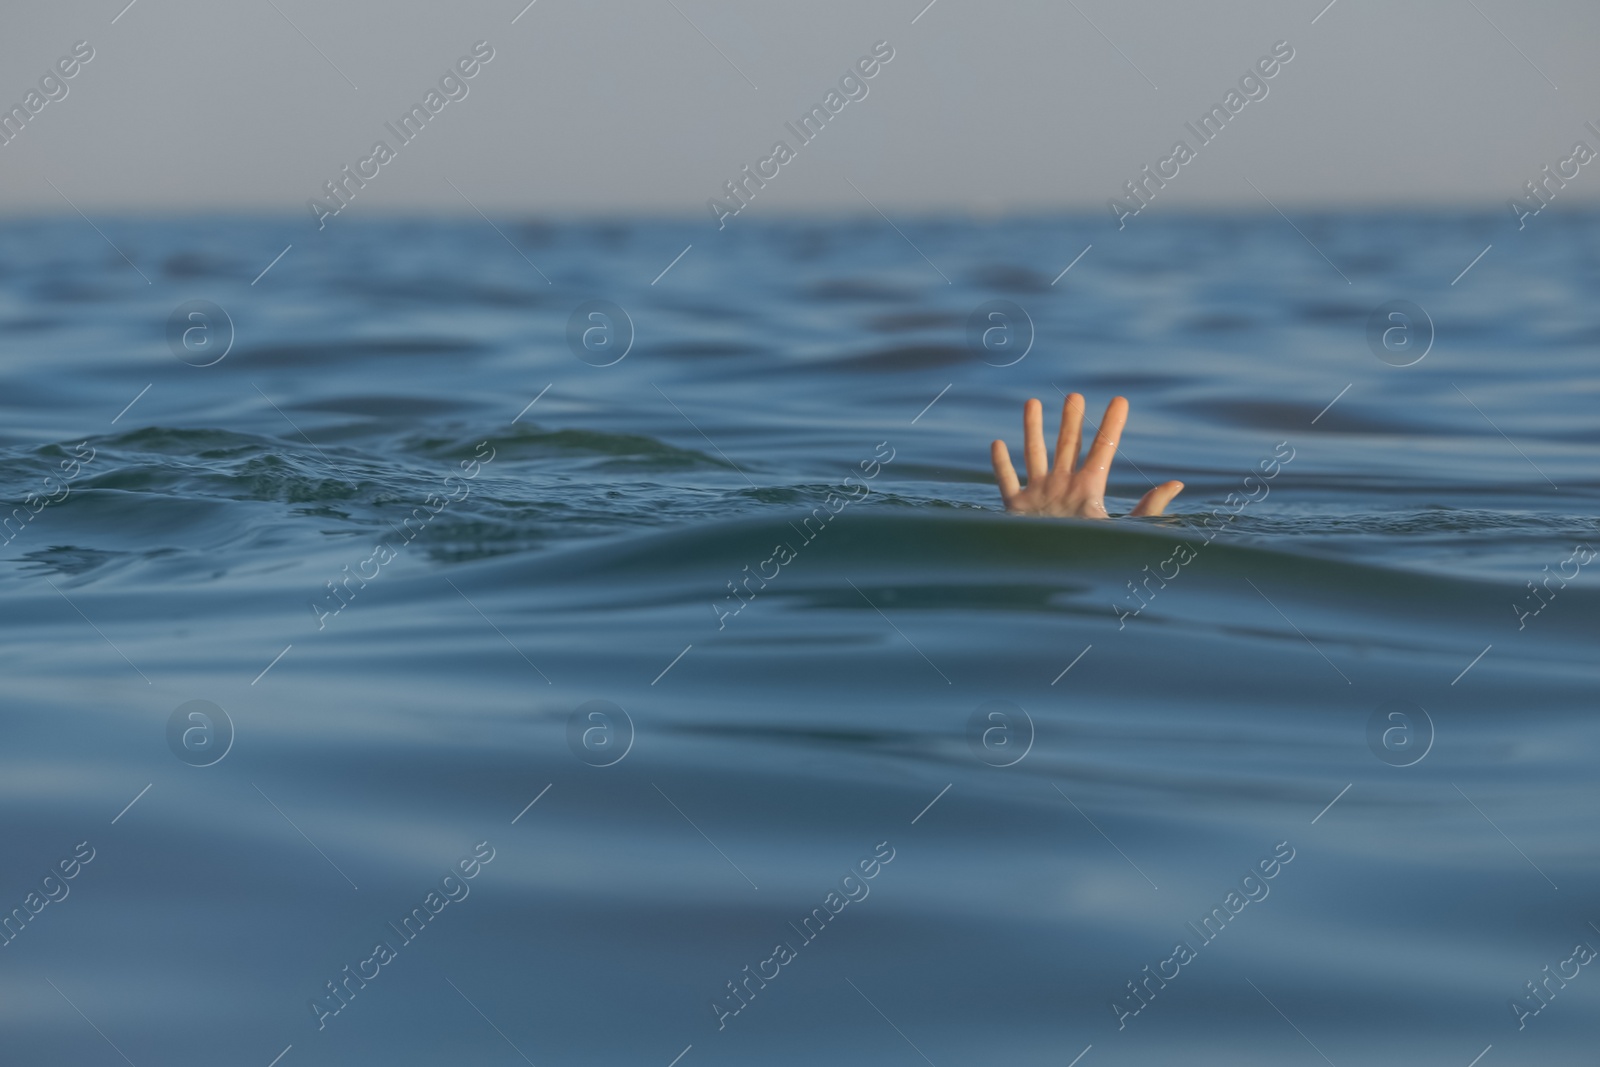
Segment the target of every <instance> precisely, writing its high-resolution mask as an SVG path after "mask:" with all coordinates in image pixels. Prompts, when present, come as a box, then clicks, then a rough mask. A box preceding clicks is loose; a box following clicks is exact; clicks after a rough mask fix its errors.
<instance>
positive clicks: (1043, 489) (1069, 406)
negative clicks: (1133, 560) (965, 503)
mask: <svg viewBox="0 0 1600 1067" xmlns="http://www.w3.org/2000/svg"><path fill="white" fill-rule="evenodd" d="M1127 421H1128V402H1127V400H1125V399H1123V398H1122V397H1120V396H1119V397H1116V398H1115V399H1113V400H1112V401H1111V403H1110V404H1107V405H1106V416H1105V418H1104V419H1102V420H1101V421H1100V432H1099V433H1098V434H1096V435H1095V439H1094V443H1093V444H1092V445H1091V446H1090V447H1089V455H1088V457H1087V458H1086V459H1084V461H1083V464H1082V465H1081V466H1080V465H1079V463H1078V451H1079V448H1080V447H1081V445H1082V440H1083V396H1082V395H1081V394H1078V393H1073V394H1071V395H1070V396H1068V397H1067V399H1066V401H1065V402H1064V403H1063V404H1062V405H1061V433H1060V436H1059V437H1057V439H1056V463H1055V467H1054V468H1053V469H1052V468H1051V467H1050V464H1049V456H1048V454H1047V453H1046V452H1045V448H1044V406H1043V405H1042V404H1040V403H1039V401H1037V400H1029V401H1028V402H1027V403H1026V404H1025V405H1023V408H1022V434H1023V456H1024V459H1025V461H1026V463H1027V469H1028V487H1027V488H1026V489H1024V488H1023V487H1022V485H1021V484H1020V483H1019V482H1018V481H1017V472H1016V469H1015V468H1013V467H1012V466H1011V452H1010V450H1008V449H1007V448H1006V443H1005V442H1004V441H996V442H995V443H994V444H993V445H991V446H989V456H990V459H992V460H993V461H994V477H995V481H997V482H998V483H999V484H1000V499H1001V500H1003V501H1005V505H1006V510H1007V511H1015V512H1017V513H1019V514H1023V515H1066V516H1074V517H1077V518H1087V519H1107V518H1110V517H1111V516H1110V515H1109V514H1108V513H1107V512H1106V503H1105V495H1106V476H1107V475H1108V474H1110V473H1111V457H1112V456H1113V455H1115V454H1116V451H1117V442H1118V441H1120V440H1121V439H1122V427H1123V426H1124V425H1125V424H1126V423H1127ZM1182 491H1183V483H1182V482H1165V483H1163V484H1161V485H1158V486H1156V487H1155V488H1154V489H1152V490H1150V491H1149V492H1148V493H1146V494H1145V495H1144V496H1143V497H1142V498H1140V500H1139V503H1138V504H1136V505H1135V506H1134V509H1133V510H1132V511H1130V512H1129V513H1128V514H1129V515H1160V514H1161V513H1162V512H1164V511H1166V509H1167V505H1168V504H1169V503H1171V502H1172V498H1173V497H1175V496H1177V495H1178V494H1179V493H1181V492H1182Z"/></svg>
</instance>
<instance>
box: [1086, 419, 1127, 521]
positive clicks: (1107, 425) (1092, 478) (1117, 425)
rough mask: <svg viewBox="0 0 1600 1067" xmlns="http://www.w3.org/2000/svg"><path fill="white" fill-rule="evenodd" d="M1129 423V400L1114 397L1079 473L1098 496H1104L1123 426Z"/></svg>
mask: <svg viewBox="0 0 1600 1067" xmlns="http://www.w3.org/2000/svg"><path fill="white" fill-rule="evenodd" d="M1127 423H1128V401H1127V400H1126V399H1125V398H1123V397H1120V396H1119V397H1114V398H1113V399H1112V401H1111V403H1109V404H1107V405H1106V415H1105V418H1104V419H1102V420H1100V432H1099V433H1097V434H1095V435H1094V444H1092V445H1090V446H1089V455H1088V457H1087V458H1085V459H1084V461H1083V467H1082V469H1081V470H1080V471H1079V473H1080V474H1081V475H1082V476H1083V477H1084V478H1087V479H1088V480H1089V481H1088V486H1087V488H1089V489H1091V490H1092V491H1093V493H1094V495H1096V496H1103V495H1104V494H1105V491H1106V478H1107V477H1108V476H1109V475H1110V473H1111V457H1112V456H1114V455H1116V454H1117V445H1118V444H1119V443H1120V442H1121V440H1122V428H1123V427H1124V426H1126V425H1127Z"/></svg>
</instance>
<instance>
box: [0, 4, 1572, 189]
mask: <svg viewBox="0 0 1600 1067" xmlns="http://www.w3.org/2000/svg"><path fill="white" fill-rule="evenodd" d="M525 4H526V0H452V2H451V3H447V4H446V3H424V2H420V0H385V2H382V3H380V2H377V0H349V2H344V3H338V4H332V3H326V2H317V0H236V2H233V3H229V4H225V5H224V4H217V3H214V2H205V0H134V3H133V4H132V5H131V6H128V5H127V0H86V2H79V0H72V2H67V3H54V4H33V5H29V6H28V8H26V9H23V10H13V11H8V12H7V13H6V27H5V32H4V34H0V106H3V107H4V108H7V109H9V108H10V107H12V106H14V105H23V106H24V107H26V102H25V98H26V97H27V94H28V93H29V92H30V91H32V90H37V89H38V88H39V85H40V79H41V78H42V77H45V76H46V75H47V74H48V73H49V72H51V71H52V70H54V69H55V64H56V63H57V61H58V60H60V59H61V58H63V57H66V56H69V55H70V54H71V52H72V49H73V46H74V45H75V44H76V43H77V42H79V41H87V42H88V45H89V47H90V48H92V49H93V58H92V59H90V60H89V61H88V62H87V63H83V64H81V65H80V66H79V67H78V68H76V70H75V73H74V76H73V77H72V78H70V79H64V80H62V81H59V82H57V81H55V80H50V81H49V82H48V84H47V86H46V88H48V89H49V91H50V92H51V93H52V94H55V95H57V96H58V97H59V98H58V99H52V100H47V101H46V102H45V103H44V104H43V106H42V107H40V108H39V110H38V113H37V114H34V115H32V116H31V118H30V120H29V121H28V122H27V124H26V125H25V126H24V127H23V128H22V130H21V132H20V133H18V134H17V135H16V136H15V137H14V138H13V139H12V140H11V141H10V142H9V143H6V144H4V145H0V214H7V215H31V214H59V213H62V212H69V213H70V211H71V210H72V207H76V208H77V209H79V210H82V211H84V212H87V213H91V214H95V213H100V214H105V213H118V214H133V213H147V212H157V213H177V214H188V213H217V212H251V213H258V212H259V213H276V214H286V215H287V214H294V213H300V214H303V215H305V216H307V217H311V216H312V215H313V214H314V212H313V210H312V209H311V207H310V206H309V202H310V201H311V200H312V199H313V198H314V197H318V196H326V193H325V190H324V183H326V182H329V181H331V180H334V179H336V178H338V177H339V176H340V173H341V168H343V167H346V166H349V167H352V168H356V167H357V166H358V165H359V164H360V161H362V160H364V159H370V158H372V157H373V151H374V145H375V142H377V141H379V140H383V141H384V142H385V143H386V144H388V145H389V147H390V149H391V150H393V151H394V157H393V158H392V159H389V160H388V161H387V162H382V163H380V164H377V170H376V174H375V176H374V177H372V179H371V180H370V181H369V182H367V184H366V185H365V187H363V188H361V189H360V191H359V198H358V199H356V200H353V201H352V203H351V207H350V209H349V210H350V212H351V213H353V214H358V215H359V214H368V215H370V216H373V217H377V216H381V215H385V214H389V213H394V212H417V211H420V212H430V213H449V214H455V213H471V212H472V211H474V210H482V211H485V212H490V213H500V214H513V215H553V216H561V215H568V214H579V215H641V214H644V215H667V216H684V217H693V216H696V215H699V216H701V217H704V218H706V219H708V220H709V219H711V218H712V217H713V215H714V212H713V210H712V208H711V207H710V206H709V205H708V201H710V200H711V199H712V198H713V197H717V196H723V197H726V191H725V189H724V183H725V182H728V181H730V180H732V179H734V178H737V177H739V176H740V170H741V168H742V167H745V166H746V165H749V166H751V167H752V168H755V167H758V166H759V165H762V161H764V160H768V159H771V158H773V156H774V146H775V142H778V141H780V140H781V141H783V142H785V144H786V145H787V146H788V147H789V149H790V150H791V151H792V152H793V158H789V159H787V160H786V161H777V162H774V163H769V164H765V166H766V167H767V168H768V170H767V173H771V172H772V171H771V168H772V167H774V166H776V167H777V171H776V176H775V177H772V178H771V180H770V181H768V182H767V184H766V185H765V187H763V188H761V189H759V191H756V192H755V194H754V196H753V197H752V204H751V207H752V209H753V210H754V211H755V213H758V214H766V215H768V216H770V217H781V216H783V215H786V214H792V213H799V212H819V211H821V212H859V211H867V210H871V209H873V208H876V209H879V210H882V211H884V212H887V213H902V214H909V213H952V212H954V213H963V214H966V213H972V214H977V215H979V216H989V215H995V214H1005V213H1031V212H1040V211H1101V212H1107V211H1109V210H1110V209H1109V206H1108V201H1109V200H1110V199H1111V198H1112V197H1114V196H1118V195H1126V194H1125V190H1124V183H1126V182H1128V181H1130V180H1132V179H1134V178H1136V177H1139V176H1140V173H1141V168H1143V167H1145V166H1147V165H1148V166H1151V167H1153V168H1154V167H1157V166H1158V165H1159V162H1160V161H1161V160H1163V159H1166V158H1170V157H1171V156H1172V153H1173V148H1174V144H1175V142H1177V141H1178V140H1179V139H1183V140H1184V141H1185V142H1186V143H1188V144H1189V145H1190V147H1191V148H1197V151H1196V152H1195V158H1193V159H1192V160H1189V161H1188V162H1185V163H1183V164H1182V165H1181V166H1179V167H1178V170H1177V176H1176V177H1173V178H1172V179H1171V180H1170V181H1169V182H1167V183H1166V185H1165V186H1164V187H1163V188H1161V189H1160V190H1159V194H1158V195H1159V198H1160V203H1161V206H1162V208H1163V209H1164V210H1169V211H1174V212H1176V211H1183V210H1209V209H1228V210H1239V209H1242V210H1250V211H1258V210H1267V209H1268V204H1269V203H1270V204H1271V205H1273V206H1276V207H1280V208H1286V207H1291V206H1292V207H1295V208H1301V209H1305V208H1337V207H1346V206H1372V205H1403V206H1423V207H1443V208H1450V207H1457V206H1463V205H1470V206H1483V207H1494V208H1497V209H1501V210H1505V204H1506V201H1507V199H1508V198H1510V197H1511V196H1513V195H1516V194H1518V193H1519V192H1520V190H1521V187H1522V185H1523V183H1525V182H1528V181H1531V180H1535V179H1537V178H1539V177H1541V176H1542V168H1543V167H1545V166H1547V165H1549V166H1551V167H1555V166H1556V165H1557V164H1558V163H1560V162H1561V161H1562V160H1564V159H1567V158H1568V157H1570V156H1571V155H1572V151H1573V145H1574V142H1576V141H1579V140H1582V141H1585V142H1586V143H1587V144H1589V145H1590V146H1592V147H1594V148H1596V149H1600V135H1597V134H1595V133H1594V132H1592V131H1590V130H1589V129H1588V128H1586V126H1585V123H1586V122H1593V123H1595V125H1596V126H1597V127H1600V64H1597V63H1596V62H1595V61H1594V57H1593V49H1594V47H1595V45H1596V43H1597V42H1600V5H1596V4H1593V3H1582V2H1579V0H1547V2H1527V0H1525V2H1523V3H1514V2H1512V0H1414V2H1408V3H1405V4H1397V3H1393V2H1388V3H1379V2H1377V0H1335V2H1334V3H1333V4H1332V5H1331V6H1329V5H1328V4H1327V0H1274V2H1270V3H1269V2H1259V0H1218V2H1215V3H1204V4H1200V3H1192V2H1179V0H1168V2H1154V0H1012V2H1004V3H993V2H990V3H982V4H980V3H975V2H973V0H934V3H933V4H932V5H931V6H929V5H928V4H927V0H809V2H807V3H805V4H784V5H779V4H775V3H765V4H754V3H749V2H743V3H739V2H734V0H620V2H614V3H606V4H598V3H593V2H589V3H578V2H575V0H535V2H534V3H533V4H532V5H531V6H524V5H525ZM17 6H19V7H20V5H17ZM478 42H486V43H487V49H491V50H492V58H491V59H489V60H488V61H487V62H484V63H480V64H479V65H478V66H477V67H476V68H475V73H474V76H473V77H472V78H470V79H463V80H461V81H459V82H456V81H451V82H450V83H449V84H448V88H449V89H450V91H451V92H452V93H454V94H456V95H458V96H460V94H461V93H462V92H464V93H465V95H464V96H460V98H459V99H447V98H445V97H444V96H443V93H441V96H440V97H437V98H436V99H444V100H445V103H444V104H442V105H440V106H439V108H438V113H437V114H434V115H431V117H430V119H429V121H428V123H427V125H426V126H425V127H424V128H423V130H422V132H420V133H419V134H417V135H416V136H415V138H414V139H413V140H411V141H409V142H403V141H401V139H400V138H398V137H396V136H395V134H394V133H393V132H391V131H390V130H389V129H388V128H387V127H386V125H385V124H386V123H393V124H397V123H398V121H399V118H400V116H401V115H403V114H405V113H406V112H408V111H409V109H410V108H411V106H412V105H414V104H423V103H425V101H424V98H425V96H426V94H427V93H428V92H429V90H430V89H438V87H439V85H440V82H441V78H443V77H445V75H446V74H447V73H448V72H449V71H450V70H451V69H452V67H453V65H454V64H456V63H457V62H458V61H459V60H461V59H463V58H464V57H469V56H470V55H471V54H472V51H473V48H474V46H475V45H477V44H478ZM879 42H886V45H879ZM1278 42H1287V49H1292V53H1293V58H1292V59H1290V60H1288V61H1287V62H1285V63H1282V64H1280V65H1279V66H1278V67H1277V68H1276V70H1275V73H1274V74H1273V76H1272V77H1271V78H1270V79H1264V80H1263V81H1262V82H1261V83H1259V84H1260V85H1261V86H1263V87H1264V90H1265V96H1261V97H1260V98H1259V99H1251V100H1248V101H1247V102H1246V103H1245V104H1244V105H1243V106H1242V107H1241V108H1240V110H1239V112H1238V114H1236V115H1232V116H1231V118H1230V121H1229V122H1228V124H1227V125H1226V127H1225V128H1224V129H1223V130H1222V132H1221V133H1220V134H1218V135H1217V136H1216V138H1215V139H1214V140H1212V141H1211V142H1210V143H1205V144H1203V145H1202V144H1201V142H1200V140H1199V138H1197V137H1196V136H1195V135H1194V134H1193V133H1191V132H1189V131H1188V130H1187V129H1186V128H1185V126H1184V123H1186V122H1188V123H1198V121H1199V119H1200V117H1201V116H1202V115H1203V114H1205V113H1206V112H1208V111H1209V110H1210V108H1211V107H1212V105H1214V104H1222V103H1224V95H1225V94H1226V93H1227V92H1228V91H1229V90H1230V89H1237V87H1238V83H1239V80H1240V79H1241V77H1244V76H1245V75H1247V74H1249V73H1250V72H1251V71H1252V68H1253V67H1254V66H1255V64H1257V62H1258V61H1259V60H1261V59H1262V58H1263V57H1267V56H1269V55H1270V54H1271V53H1272V50H1273V48H1274V46H1275V45H1277V44H1278ZM874 46H878V47H879V49H880V53H881V52H884V51H887V50H892V56H893V57H892V59H889V60H888V61H887V62H883V63H881V64H880V65H879V66H878V67H877V68H876V69H875V72H874V74H873V76H872V77H871V78H870V79H861V80H860V81H849V82H847V86H848V87H849V88H850V91H851V93H852V95H855V96H859V99H847V98H845V97H844V95H843V93H842V92H841V94H840V96H839V97H836V98H835V99H836V100H841V99H843V100H845V103H843V104H842V105H841V106H839V109H838V113H837V114H834V115H831V117H830V119H829V121H828V123H827V125H826V126H825V127H824V128H823V130H822V132H821V133H820V134H818V135H817V136H816V137H815V138H814V139H813V140H811V141H810V142H803V141H802V140H801V139H800V138H798V137H796V136H795V134H794V133H793V132H792V131H790V130H789V129H788V128H787V127H786V126H785V123H796V122H797V121H798V119H799V117H800V116H801V115H802V114H805V113H807V112H808V111H809V110H810V109H811V108H812V107H813V106H815V105H824V106H825V107H826V103H825V97H826V95H827V94H828V92H829V91H830V90H838V89H839V84H840V79H841V78H842V77H844V76H845V75H847V74H848V73H849V72H850V70H851V67H852V66H853V65H854V64H856V62H857V61H858V60H860V59H862V58H863V57H868V56H870V55H871V54H872V52H873V49H874ZM479 47H480V54H483V51H484V46H479ZM1282 50H1284V49H1282V48H1280V51H1282ZM469 65H470V64H469ZM1251 84H1252V90H1253V92H1255V93H1257V94H1259V93H1260V92H1261V91H1262V90H1261V89H1259V88H1254V86H1255V85H1256V84H1257V83H1254V82H1252V83H1251ZM63 88H64V90H65V95H64V96H61V95H60V94H61V92H62V91H63ZM863 92H864V94H865V95H861V94H862V93H863ZM42 95H43V94H41V96H42ZM34 99H35V100H38V99H40V97H35V98H34ZM1173 165H1174V164H1168V167H1169V168H1170V167H1171V166H1173ZM372 166H373V164H368V165H367V167H368V168H369V169H368V170H367V173H372V171H371V169H370V168H371V167H372ZM1168 173H1170V169H1169V171H1168ZM747 188H751V189H753V188H754V186H753V185H752V186H747ZM1147 188H1153V187H1152V186H1147ZM1597 197H1600V163H1596V164H1595V165H1593V166H1586V167H1582V168H1581V169H1580V170H1579V172H1578V175H1577V176H1576V177H1574V178H1572V179H1571V180H1570V181H1569V182H1568V183H1567V185H1566V186H1565V188H1563V189H1562V190H1561V191H1560V192H1559V194H1558V197H1557V200H1556V203H1557V206H1558V207H1566V206H1583V205H1584V204H1586V203H1587V204H1593V203H1594V201H1595V200H1596V198H1597ZM69 205H70V206H69Z"/></svg>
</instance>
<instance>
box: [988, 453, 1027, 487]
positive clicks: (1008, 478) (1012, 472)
mask: <svg viewBox="0 0 1600 1067" xmlns="http://www.w3.org/2000/svg"><path fill="white" fill-rule="evenodd" d="M989 460H990V462H992V463H993V464H994V480H995V481H996V482H997V483H998V484H999V486H1000V499H1001V500H1002V501H1009V500H1010V499H1011V498H1012V497H1014V496H1016V495H1017V494H1018V493H1020V492H1021V491H1022V486H1021V485H1019V484H1017V471H1016V468H1014V467H1013V466H1011V450H1010V449H1009V448H1007V447H1006V443H1005V442H1004V441H996V442H995V443H994V444H992V445H990V446H989Z"/></svg>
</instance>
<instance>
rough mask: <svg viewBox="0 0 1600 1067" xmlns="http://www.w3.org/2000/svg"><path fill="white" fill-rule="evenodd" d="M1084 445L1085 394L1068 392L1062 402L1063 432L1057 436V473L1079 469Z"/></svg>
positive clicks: (1067, 472)
mask: <svg viewBox="0 0 1600 1067" xmlns="http://www.w3.org/2000/svg"><path fill="white" fill-rule="evenodd" d="M1082 445H1083V395H1082V394H1081V393H1068V394H1067V398H1066V399H1065V400H1063V401H1062V402H1061V433H1060V434H1059V435H1057V437H1056V473H1057V474H1071V473H1072V472H1073V471H1075V470H1077V469H1078V450H1079V449H1080V448H1081V447H1082Z"/></svg>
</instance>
